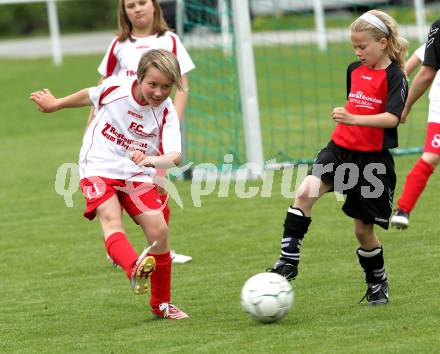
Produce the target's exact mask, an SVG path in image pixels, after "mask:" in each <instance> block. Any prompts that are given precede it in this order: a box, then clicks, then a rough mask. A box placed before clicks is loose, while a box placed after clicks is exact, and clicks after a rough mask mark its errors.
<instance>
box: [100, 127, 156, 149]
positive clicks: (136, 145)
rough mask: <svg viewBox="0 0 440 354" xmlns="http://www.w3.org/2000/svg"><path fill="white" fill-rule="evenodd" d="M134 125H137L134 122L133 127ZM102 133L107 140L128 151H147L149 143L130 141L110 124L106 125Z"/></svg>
mask: <svg viewBox="0 0 440 354" xmlns="http://www.w3.org/2000/svg"><path fill="white" fill-rule="evenodd" d="M133 124H136V123H135V122H132V125H133ZM141 127H142V126H141ZM101 133H102V135H103V136H104V137H105V138H106V139H107V140H109V141H111V142H112V143H115V144H116V145H119V146H121V147H123V148H125V149H126V150H140V151H143V150H142V149H146V148H147V146H148V144H147V143H143V142H140V141H136V140H134V139H128V138H127V137H126V136H125V135H124V134H122V133H119V132H118V131H117V130H116V128H115V127H113V126H112V125H111V124H110V123H105V126H104V129H102V131H101Z"/></svg>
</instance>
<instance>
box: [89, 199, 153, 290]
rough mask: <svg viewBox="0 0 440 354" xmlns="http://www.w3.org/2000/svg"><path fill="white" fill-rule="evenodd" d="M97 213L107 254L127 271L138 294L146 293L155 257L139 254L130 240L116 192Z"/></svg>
mask: <svg viewBox="0 0 440 354" xmlns="http://www.w3.org/2000/svg"><path fill="white" fill-rule="evenodd" d="M96 215H97V216H98V219H99V221H100V223H101V228H102V231H103V233H104V242H105V248H106V250H107V254H108V255H109V256H110V257H111V259H112V260H113V262H114V263H115V264H117V265H118V266H119V267H121V268H122V269H123V270H124V271H125V274H126V275H127V278H128V279H130V281H131V285H132V287H133V290H134V292H135V293H136V294H143V293H145V292H146V290H147V286H146V284H147V282H146V280H147V278H148V275H149V273H150V272H151V271H152V270H153V269H154V258H152V257H148V256H147V255H141V256H138V254H137V252H136V250H135V249H134V247H133V246H132V244H131V243H130V242H129V241H128V239H127V237H126V235H125V231H124V226H123V222H122V209H121V204H120V203H119V200H118V198H117V196H116V194H113V195H112V197H110V198H109V199H107V200H106V201H105V202H104V203H102V204H101V205H99V206H98V208H97V209H96Z"/></svg>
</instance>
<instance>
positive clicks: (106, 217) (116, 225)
mask: <svg viewBox="0 0 440 354" xmlns="http://www.w3.org/2000/svg"><path fill="white" fill-rule="evenodd" d="M99 220H100V221H101V224H102V227H103V228H105V229H115V230H119V229H122V228H123V225H122V218H121V216H120V215H115V214H112V213H101V214H100V215H99Z"/></svg>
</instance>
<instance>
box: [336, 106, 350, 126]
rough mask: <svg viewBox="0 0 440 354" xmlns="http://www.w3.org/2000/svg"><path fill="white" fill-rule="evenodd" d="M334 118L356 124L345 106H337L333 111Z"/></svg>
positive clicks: (340, 121) (337, 120) (346, 123)
mask: <svg viewBox="0 0 440 354" xmlns="http://www.w3.org/2000/svg"><path fill="white" fill-rule="evenodd" d="M332 118H333V120H334V121H335V122H337V123H341V124H345V125H355V122H354V117H353V115H352V114H350V113H348V112H347V111H346V109H345V108H344V107H336V108H334V109H333V111H332Z"/></svg>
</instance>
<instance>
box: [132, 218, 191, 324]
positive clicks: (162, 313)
mask: <svg viewBox="0 0 440 354" xmlns="http://www.w3.org/2000/svg"><path fill="white" fill-rule="evenodd" d="M133 219H134V220H135V221H136V222H137V223H138V224H139V226H141V228H142V230H143V231H144V234H145V235H146V237H147V239H148V242H149V244H154V243H156V245H155V246H154V247H152V248H151V249H150V251H149V253H148V255H149V256H151V257H154V258H155V260H156V269H155V271H154V272H153V273H152V274H151V277H150V278H151V296H150V306H151V309H152V312H153V315H155V316H156V317H161V318H169V319H183V318H186V317H188V315H187V314H186V313H185V312H183V311H181V310H180V309H179V308H178V307H177V306H175V305H173V304H171V303H170V301H171V254H170V247H169V240H168V226H167V224H166V222H165V218H164V216H163V214H162V213H160V212H158V213H154V212H150V213H142V214H138V215H134V216H133Z"/></svg>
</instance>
